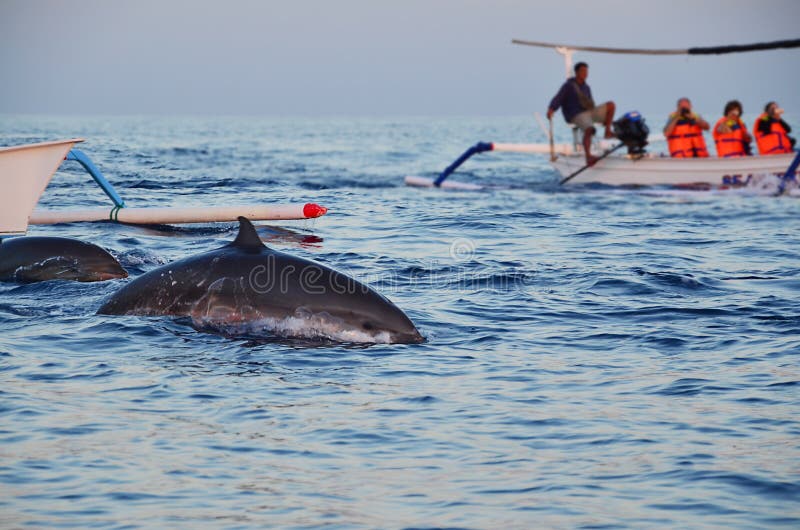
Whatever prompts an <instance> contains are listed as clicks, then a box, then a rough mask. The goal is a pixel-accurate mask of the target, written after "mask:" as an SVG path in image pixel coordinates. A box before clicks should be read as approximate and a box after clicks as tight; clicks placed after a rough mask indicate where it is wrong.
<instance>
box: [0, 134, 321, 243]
mask: <svg viewBox="0 0 800 530" xmlns="http://www.w3.org/2000/svg"><path fill="white" fill-rule="evenodd" d="M82 141H83V139H82V138H72V139H69V140H59V141H55V142H43V143H36V144H27V145H18V146H11V147H2V148H0V189H2V190H3V192H2V193H0V236H3V235H12V234H24V233H26V232H27V230H28V225H29V224H55V223H72V222H81V221H116V222H120V223H132V224H183V223H210V222H232V221H236V220H237V218H238V217H239V216H244V217H247V218H249V219H252V220H260V221H266V220H291V219H312V218H315V217H320V216H322V215H325V213H326V212H327V211H328V210H327V208H325V207H324V206H320V205H318V204H315V203H306V204H288V205H242V206H213V207H205V206H204V207H182V208H129V207H127V206H126V204H125V201H123V200H122V198H121V197H120V196H119V194H118V193H117V192H116V190H115V189H114V188H113V186H112V185H111V184H110V183H109V182H108V181H107V180H106V179H105V177H104V176H103V174H102V173H101V172H100V170H99V169H97V167H96V166H95V165H94V164H93V163H92V161H91V160H90V159H89V157H88V156H86V154H85V153H83V152H82V151H80V150H78V149H74V145H75V144H76V143H79V142H82ZM64 160H74V161H77V162H78V163H80V164H81V165H82V166H83V167H84V169H86V171H87V172H89V174H90V175H91V176H92V178H93V179H94V180H95V182H97V184H98V185H99V186H100V188H101V189H102V190H103V191H104V192H105V194H106V195H107V196H108V197H109V198H110V199H111V201H112V203H113V206H112V207H111V208H100V209H87V210H54V211H41V210H34V208H35V207H36V205H37V203H38V202H39V199H40V197H41V196H42V193H43V192H44V190H45V188H46V187H47V185H48V184H49V182H50V179H51V178H52V177H53V174H54V173H55V172H56V170H58V168H59V166H60V165H61V163H62V162H63V161H64Z"/></svg>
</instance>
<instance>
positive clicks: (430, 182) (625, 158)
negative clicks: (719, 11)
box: [405, 39, 800, 192]
mask: <svg viewBox="0 0 800 530" xmlns="http://www.w3.org/2000/svg"><path fill="white" fill-rule="evenodd" d="M512 43H514V44H522V45H527V46H538V47H544V48H551V49H555V50H556V51H557V52H558V53H560V54H561V55H563V57H564V69H565V72H566V75H567V77H569V76H570V75H571V73H572V55H573V54H574V53H575V52H576V51H579V50H580V51H590V52H600V53H617V54H645V55H713V54H725V53H740V52H748V51H761V50H773V49H779V48H798V47H800V39H793V40H783V41H776V42H763V43H754V44H743V45H732V46H714V47H704V48H686V49H666V50H664V49H640V48H608V47H598V46H576V45H569V44H553V43H548V42H537V41H523V40H517V39H514V40H512ZM537 118H539V121H540V125H541V128H542V130H543V131H544V133H545V135H546V136H548V139H549V143H530V144H527V143H526V144H522V143H490V142H480V143H478V144H475V145H474V146H472V147H470V148H469V149H467V151H465V152H464V154H462V155H461V156H460V157H459V158H458V159H456V161H455V162H453V163H452V164H450V165H449V166H448V167H447V168H446V169H445V170H444V171H442V172H441V173H440V174H439V176H438V177H437V178H434V179H430V178H428V179H426V178H424V177H406V178H405V182H406V184H407V185H409V186H424V187H447V188H451V189H461V190H470V189H485V188H487V187H486V186H479V185H476V184H469V183H464V182H457V181H452V180H451V181H446V179H447V178H448V177H449V176H450V175H451V174H452V173H453V172H454V171H455V170H456V169H457V168H458V167H459V166H460V165H461V164H463V163H464V162H465V161H466V160H467V159H469V158H470V157H472V156H474V155H476V154H478V153H483V152H487V151H505V152H516V153H536V154H549V155H550V162H551V164H552V166H553V168H554V169H555V170H556V171H558V173H559V174H560V175H561V177H562V179H561V183H562V184H586V183H598V184H606V185H611V186H698V187H715V188H717V187H722V188H726V187H741V186H748V185H750V184H751V183H753V182H754V181H755V180H760V178H761V177H762V176H765V175H775V176H780V177H784V179H783V182H782V184H781V187H780V190H781V192H783V189H784V186H785V184H786V182H787V181H788V180H795V181H796V180H797V176H798V175H799V174H800V172H798V171H797V166H796V165H795V166H794V169H793V170H792V171H791V172H788V171H787V170H788V168H789V167H790V165H792V161H793V160H794V159H795V154H796V153H789V154H781V155H769V156H746V157H731V158H717V157H708V158H670V157H669V156H668V155H666V154H652V153H646V154H645V155H644V156H639V157H637V156H630V155H613V156H604V157H603V159H602V160H600V161H599V162H597V164H595V165H594V166H593V167H588V168H587V167H585V164H586V162H585V156H584V154H583V148H582V146H581V145H580V142H579V141H578V139H577V135H576V136H575V138H574V142H573V144H554V142H553V134H552V122H550V130H549V131H548V130H547V129H546V128H545V126H544V124H543V122H542V121H541V118H540V117H539V116H538V115H537ZM574 131H575V130H574ZM574 131H573V132H574ZM663 139H664V137H663V136H662V135H660V134H659V135H650V137H649V140H650V141H657V140H663ZM611 146H612V144H611V143H610V142H609V141H607V140H604V141H599V142H597V143H596V149H600V150H602V149H609V148H610V147H611ZM607 154H608V152H606V155H607ZM756 177H758V178H756ZM445 182H449V183H450V185H448V186H445V185H444V184H445ZM492 184H493V185H497V184H501V183H497V182H494V183H492Z"/></svg>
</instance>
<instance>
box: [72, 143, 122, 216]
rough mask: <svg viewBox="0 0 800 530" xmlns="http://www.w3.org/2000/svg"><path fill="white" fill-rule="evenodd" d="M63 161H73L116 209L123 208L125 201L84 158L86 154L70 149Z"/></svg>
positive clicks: (90, 162) (87, 158) (87, 159)
mask: <svg viewBox="0 0 800 530" xmlns="http://www.w3.org/2000/svg"><path fill="white" fill-rule="evenodd" d="M65 160H75V161H76V162H78V163H79V164H80V165H82V166H83V168H84V169H85V170H86V171H88V172H89V174H90V175H91V176H92V178H93V179H94V181H95V182H97V185H98V186H100V188H101V189H102V190H103V191H104V192H105V194H106V195H108V197H109V199H111V200H112V201H113V202H114V206H116V207H117V208H124V207H125V201H123V200H122V197H120V196H119V194H118V193H117V191H116V190H115V189H114V186H112V185H111V183H110V182H109V181H107V180H106V178H105V177H104V176H103V174H102V173H101V172H100V170H99V169H97V166H95V165H94V164H93V163H92V161H91V160H90V159H89V157H88V156H86V153H84V152H83V151H81V150H79V149H70V151H69V153H67V157H66V158H65Z"/></svg>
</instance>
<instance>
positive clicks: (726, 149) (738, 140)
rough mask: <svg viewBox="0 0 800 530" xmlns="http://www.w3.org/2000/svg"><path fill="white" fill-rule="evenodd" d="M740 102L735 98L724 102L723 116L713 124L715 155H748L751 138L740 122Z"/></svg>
mask: <svg viewBox="0 0 800 530" xmlns="http://www.w3.org/2000/svg"><path fill="white" fill-rule="evenodd" d="M741 116H742V104H741V103H739V102H738V101H737V100H735V99H734V100H732V101H729V102H727V103H726V104H725V112H724V116H723V117H722V118H720V119H719V121H717V123H716V124H715V125H714V131H713V133H714V143H715V144H716V145H717V156H718V157H720V158H728V157H733V156H749V155H751V154H752V151H751V150H750V142H752V141H753V138H752V137H751V136H750V133H749V132H747V127H745V125H744V123H742V118H741Z"/></svg>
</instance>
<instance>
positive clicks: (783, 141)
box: [753, 101, 795, 155]
mask: <svg viewBox="0 0 800 530" xmlns="http://www.w3.org/2000/svg"><path fill="white" fill-rule="evenodd" d="M781 114H783V109H782V108H780V107H779V106H778V104H777V103H775V102H774V101H770V102H769V103H767V105H766V106H765V107H764V113H763V114H762V115H761V116H759V117H758V119H757V120H756V122H755V123H754V124H753V136H755V137H756V145H758V152H759V154H762V155H779V154H781V153H791V152H792V150H793V149H794V144H795V139H794V138H792V137H791V136H789V133H790V132H792V128H791V127H789V124H788V123H786V122H785V121H783V119H781Z"/></svg>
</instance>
